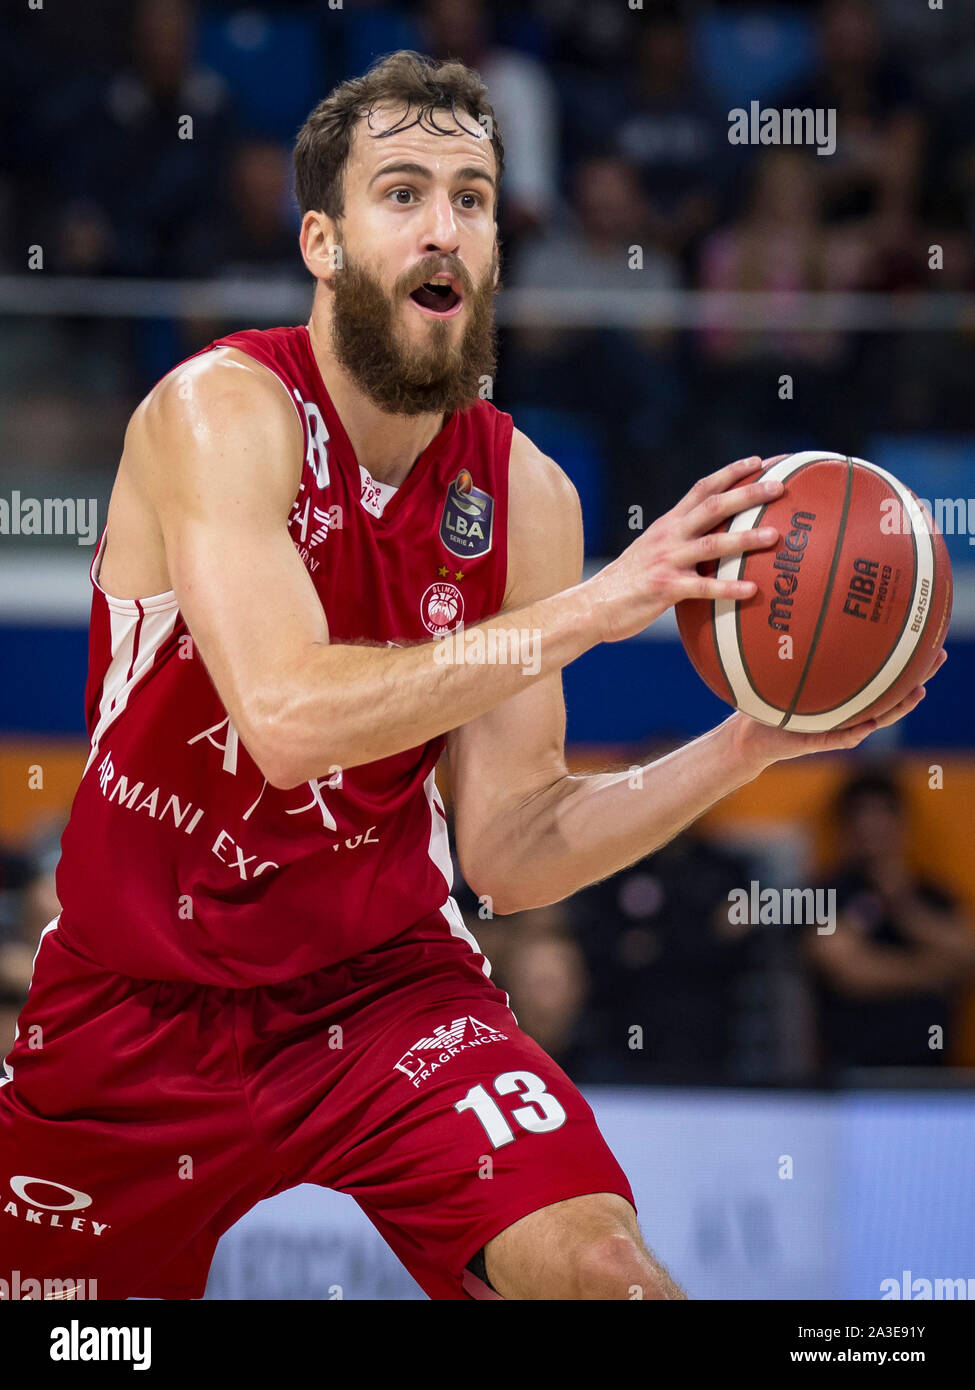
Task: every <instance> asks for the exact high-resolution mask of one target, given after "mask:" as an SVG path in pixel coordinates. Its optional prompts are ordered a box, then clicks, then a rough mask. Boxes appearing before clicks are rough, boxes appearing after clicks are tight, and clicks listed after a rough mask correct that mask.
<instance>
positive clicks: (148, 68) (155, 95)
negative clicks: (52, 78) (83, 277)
mask: <svg viewBox="0 0 975 1390" xmlns="http://www.w3.org/2000/svg"><path fill="white" fill-rule="evenodd" d="M194 14H195V11H194V7H193V5H192V4H191V3H190V0H140V3H139V4H138V5H137V6H136V8H135V12H134V16H133V21H132V61H131V66H130V67H129V68H128V69H123V70H122V71H121V72H118V73H116V74H114V75H110V76H108V77H106V78H104V79H98V80H96V81H94V82H92V81H91V79H89V78H82V79H79V80H78V81H77V82H76V83H75V84H73V85H70V86H69V87H68V88H67V89H65V90H60V89H59V90H56V91H55V92H53V93H52V94H51V96H50V99H49V100H47V101H46V102H42V103H41V113H40V114H41V119H42V120H43V121H44V124H45V127H46V130H47V134H48V142H49V147H50V158H51V161H52V164H53V167H54V171H55V174H56V188H55V189H54V191H53V194H52V196H53V198H54V199H55V203H54V208H53V209H52V211H53V213H54V218H55V232H56V234H55V238H54V241H55V245H54V254H53V256H52V260H53V261H54V267H53V268H55V269H57V270H59V271H62V272H68V273H75V274H101V273H106V272H109V273H118V274H128V275H162V276H165V275H192V274H195V273H197V272H198V263H197V261H196V259H195V257H194V253H193V248H194V247H196V246H198V245H199V244H200V241H201V239H202V238H203V237H205V236H206V234H207V233H208V231H212V230H213V229H214V227H215V226H216V225H217V215H218V212H219V200H220V196H221V188H222V184H221V176H222V170H223V168H224V167H225V164H226V162H227V156H228V153H229V146H230V140H231V135H232V117H231V112H230V104H229V99H228V96H227V93H226V90H225V88H224V85H223V82H222V81H221V79H220V78H219V77H217V76H216V74H214V73H212V72H209V71H206V70H203V69H197V68H194V66H193V63H192V50H193V24H194ZM187 118H191V119H192V130H190V127H189V126H188V125H187V123H186V122H187Z"/></svg>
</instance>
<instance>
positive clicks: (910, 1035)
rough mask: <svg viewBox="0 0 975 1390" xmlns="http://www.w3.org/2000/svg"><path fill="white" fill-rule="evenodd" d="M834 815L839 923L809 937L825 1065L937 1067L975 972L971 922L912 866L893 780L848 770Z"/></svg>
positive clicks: (946, 1054) (902, 806)
mask: <svg viewBox="0 0 975 1390" xmlns="http://www.w3.org/2000/svg"><path fill="white" fill-rule="evenodd" d="M834 817H835V823H836V829H837V831H838V833H839V836H840V839H841V842H842V844H843V848H844V861H843V864H842V866H841V868H840V870H839V872H838V874H837V875H836V877H835V878H834V879H833V881H832V883H831V886H832V887H834V888H835V890H836V908H837V922H836V930H835V932H833V933H832V934H823V935H820V934H819V933H818V932H816V933H810V934H809V936H808V938H807V941H806V948H807V952H808V956H809V959H810V961H811V962H812V965H813V967H814V969H815V971H816V974H817V977H818V982H819V1022H820V1035H821V1047H822V1062H823V1064H824V1065H825V1066H826V1067H827V1068H828V1069H830V1070H833V1069H836V1068H842V1067H870V1066H886V1067H896V1066H904V1067H921V1066H943V1065H944V1064H945V1063H946V1061H948V1060H949V1058H950V1056H951V1052H952V1047H953V1042H954V1019H955V1011H956V1004H957V1001H958V997H959V991H960V990H961V989H963V988H964V986H965V984H966V982H967V981H968V980H970V979H971V978H972V975H973V974H975V933H973V928H972V925H971V923H970V922H969V921H968V919H967V918H966V916H965V914H964V913H963V912H962V911H961V910H960V908H959V907H958V905H957V903H956V901H955V899H954V898H953V897H952V895H951V894H950V893H949V892H948V891H947V890H946V889H945V888H944V887H943V886H942V885H940V884H936V883H934V882H932V881H931V880H930V879H928V878H926V877H919V876H918V875H916V874H915V873H914V871H913V869H912V868H911V867H910V863H909V858H908V832H909V825H908V816H907V808H906V805H905V801H904V795H903V792H902V791H901V789H900V787H899V785H898V783H897V782H896V781H895V780H894V779H893V778H892V777H889V776H887V775H886V774H884V773H883V772H880V771H869V770H868V771H866V772H863V773H860V774H858V775H856V776H854V777H853V778H852V779H851V780H850V781H849V782H847V783H846V784H845V785H844V786H843V787H842V788H841V790H840V792H839V794H838V797H837V800H836V805H835V809H834ZM936 1029H937V1030H940V1033H936V1032H935V1031H934V1030H936Z"/></svg>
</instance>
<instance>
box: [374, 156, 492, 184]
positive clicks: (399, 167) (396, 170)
mask: <svg viewBox="0 0 975 1390" xmlns="http://www.w3.org/2000/svg"><path fill="white" fill-rule="evenodd" d="M387 174H413V175H414V176H415V177H416V178H421V179H432V178H433V174H432V173H431V172H430V170H429V169H428V168H427V167H426V166H425V165H424V164H412V163H410V162H409V161H401V162H400V163H398V164H386V165H384V166H383V168H382V169H377V170H376V172H375V173H374V174H373V176H372V178H371V179H370V180H369V187H370V188H371V187H372V185H373V184H374V183H375V182H376V180H377V179H381V178H385V176H386V175H387ZM454 179H455V180H457V179H462V180H464V181H468V182H469V181H470V180H471V179H484V181H485V183H489V184H490V185H491V187H492V188H494V186H495V182H494V178H493V177H492V175H491V174H489V173H488V172H487V170H486V169H478V168H476V167H475V166H473V165H469V166H468V167H466V168H464V169H458V170H457V172H456V174H455V175H454Z"/></svg>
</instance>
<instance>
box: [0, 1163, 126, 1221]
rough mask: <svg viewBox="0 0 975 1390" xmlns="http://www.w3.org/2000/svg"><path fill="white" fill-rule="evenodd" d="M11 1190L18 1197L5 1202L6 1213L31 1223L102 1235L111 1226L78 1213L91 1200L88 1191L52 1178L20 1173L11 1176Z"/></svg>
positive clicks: (84, 1208) (86, 1206) (4, 1210)
mask: <svg viewBox="0 0 975 1390" xmlns="http://www.w3.org/2000/svg"><path fill="white" fill-rule="evenodd" d="M10 1190H11V1192H12V1193H13V1194H14V1196H15V1197H16V1198H17V1200H16V1201H8V1202H6V1203H5V1204H4V1207H3V1214H4V1215H5V1216H13V1217H15V1218H16V1219H17V1220H20V1221H26V1222H27V1224H28V1225H30V1226H58V1227H60V1228H61V1229H62V1230H65V1231H77V1232H80V1233H81V1234H84V1235H96V1236H100V1235H101V1234H102V1232H103V1231H107V1230H108V1229H109V1226H108V1223H106V1222H102V1221H93V1220H92V1219H91V1218H90V1217H88V1216H78V1214H77V1213H78V1212H79V1211H85V1210H86V1209H87V1208H88V1207H90V1206H91V1204H92V1201H93V1200H94V1199H93V1198H91V1197H90V1196H89V1195H88V1193H87V1192H79V1191H78V1189H77V1188H74V1187H68V1186H66V1185H65V1184H64V1183H63V1182H53V1181H52V1180H51V1179H50V1178H31V1177H28V1176H27V1175H26V1174H25V1173H17V1174H16V1175H15V1176H14V1177H12V1178H11V1179H10Z"/></svg>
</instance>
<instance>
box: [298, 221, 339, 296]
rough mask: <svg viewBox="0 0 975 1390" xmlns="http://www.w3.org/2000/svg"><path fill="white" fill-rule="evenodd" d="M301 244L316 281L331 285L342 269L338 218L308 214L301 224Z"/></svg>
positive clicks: (306, 261) (302, 251) (305, 260)
mask: <svg viewBox="0 0 975 1390" xmlns="http://www.w3.org/2000/svg"><path fill="white" fill-rule="evenodd" d="M299 244H300V246H301V254H302V257H303V258H304V262H305V265H306V266H307V267H308V269H309V271H310V272H311V274H312V275H314V277H315V279H316V280H323V281H325V283H326V284H329V285H330V284H331V283H332V282H333V280H334V279H335V275H336V272H337V271H339V270H341V269H342V244H341V241H340V239H339V231H338V218H332V217H329V216H327V214H326V213H324V212H314V211H308V212H306V213H305V215H304V217H303V218H302V222H301V234H300V236H299Z"/></svg>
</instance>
